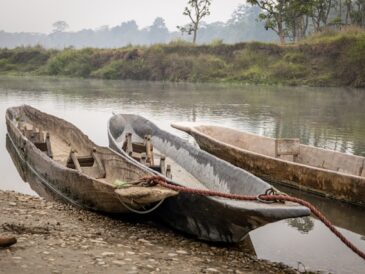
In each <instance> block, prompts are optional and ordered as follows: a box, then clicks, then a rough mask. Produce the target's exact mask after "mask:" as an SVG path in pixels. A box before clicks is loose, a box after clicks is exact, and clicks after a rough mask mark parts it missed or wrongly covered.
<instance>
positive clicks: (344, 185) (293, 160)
mask: <svg viewBox="0 0 365 274" xmlns="http://www.w3.org/2000/svg"><path fill="white" fill-rule="evenodd" d="M172 126H173V127H174V128H177V129H180V130H182V131H185V132H187V133H188V134H190V135H192V136H193V137H194V138H195V140H196V142H197V143H198V144H199V146H200V148H201V149H203V150H205V151H207V152H209V153H211V154H213V155H215V156H217V157H219V158H221V159H224V160H226V161H228V162H230V163H232V164H234V165H235V166H238V167H240V168H243V169H246V170H248V171H250V172H252V173H253V174H255V175H257V176H259V177H261V178H264V179H265V180H267V181H271V182H277V183H281V184H285V185H288V186H291V187H295V188H299V189H303V190H307V191H309V192H313V193H316V194H319V195H321V196H326V197H331V198H335V199H338V200H342V201H346V202H350V203H354V204H358V205H363V206H364V205H365V158H364V157H360V156H356V155H349V154H345V153H340V152H336V151H332V150H328V149H322V148H317V147H313V146H309V145H303V144H300V142H299V139H274V138H269V137H264V136H259V135H256V134H251V133H247V132H242V131H238V130H234V129H230V128H225V127H220V126H211V125H197V124H189V123H178V124H173V125H172Z"/></svg>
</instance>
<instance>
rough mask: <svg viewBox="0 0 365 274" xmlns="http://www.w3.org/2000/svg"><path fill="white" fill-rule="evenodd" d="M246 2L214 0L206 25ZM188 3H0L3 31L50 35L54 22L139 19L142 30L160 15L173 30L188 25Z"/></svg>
mask: <svg viewBox="0 0 365 274" xmlns="http://www.w3.org/2000/svg"><path fill="white" fill-rule="evenodd" d="M244 2H245V1H244V0H212V6H211V15H210V16H209V17H208V18H207V19H206V21H207V22H213V21H225V20H227V19H228V18H229V17H230V15H231V14H232V12H233V10H234V9H235V8H236V7H237V6H238V5H239V4H242V3H244ZM186 3H187V0H0V30H4V31H8V32H21V31H25V32H43V33H49V32H51V30H52V24H53V23H54V22H55V21H59V20H64V21H66V22H67V23H68V24H69V26H70V29H69V30H71V31H77V30H81V29H84V28H92V29H95V28H98V27H100V26H103V25H109V26H115V25H119V24H120V23H121V22H123V21H127V20H132V19H134V20H136V22H137V24H138V25H139V26H140V27H145V26H148V25H151V23H152V22H153V20H154V19H155V18H156V17H158V16H160V17H163V18H164V19H165V21H166V25H167V27H168V28H169V29H170V30H176V25H180V24H184V23H186V22H187V21H186V18H185V17H184V16H183V15H182V12H183V9H184V6H185V5H186Z"/></svg>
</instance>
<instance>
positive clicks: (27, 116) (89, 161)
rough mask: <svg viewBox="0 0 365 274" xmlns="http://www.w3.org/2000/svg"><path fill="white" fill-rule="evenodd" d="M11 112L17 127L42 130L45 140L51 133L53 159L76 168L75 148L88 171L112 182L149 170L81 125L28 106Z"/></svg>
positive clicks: (134, 177) (40, 131)
mask: <svg viewBox="0 0 365 274" xmlns="http://www.w3.org/2000/svg"><path fill="white" fill-rule="evenodd" d="M10 113H11V115H12V117H11V118H12V120H13V122H14V124H15V126H16V127H18V128H20V127H22V128H26V130H29V131H33V132H39V134H40V135H42V137H41V138H42V139H43V140H45V139H46V134H47V133H48V134H49V136H50V138H49V139H50V144H51V150H52V154H53V160H54V161H55V162H57V163H58V164H60V165H61V166H64V167H68V168H72V169H75V166H74V165H73V162H72V159H71V156H70V155H71V151H75V152H76V155H77V157H78V158H79V163H80V166H81V169H82V172H83V173H84V174H85V175H87V176H89V177H91V178H95V179H98V180H99V181H101V182H103V183H106V184H110V185H112V186H114V181H115V180H123V181H126V182H130V181H134V180H138V179H139V178H141V177H143V176H146V175H147V174H148V172H146V171H143V170H141V169H137V168H133V167H131V165H130V163H128V161H125V159H123V158H121V157H118V156H117V155H113V153H111V152H110V151H109V149H107V148H103V147H99V146H97V145H96V144H94V143H93V142H92V141H91V140H90V139H89V138H88V137H87V136H86V135H84V134H83V133H82V132H81V131H80V130H79V129H77V128H76V127H74V126H73V125H71V124H69V123H67V122H65V121H64V120H62V119H58V118H56V117H53V116H50V115H46V114H44V113H42V112H40V111H36V110H35V109H33V108H31V107H28V106H24V107H20V108H14V109H13V110H12V111H11V112H10ZM23 132H24V131H23ZM94 149H95V150H96V151H95V152H96V155H97V158H99V159H100V161H101V162H102V165H103V168H104V169H105V174H101V172H100V170H99V167H98V165H97V161H96V160H95V159H94V157H93V156H92V153H93V150H94ZM44 153H46V152H44Z"/></svg>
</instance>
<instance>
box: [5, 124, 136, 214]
mask: <svg viewBox="0 0 365 274" xmlns="http://www.w3.org/2000/svg"><path fill="white" fill-rule="evenodd" d="M7 127H8V137H9V140H10V143H11V145H12V146H13V148H14V150H15V151H16V152H17V155H18V157H19V158H20V159H21V160H22V162H23V164H24V165H26V167H27V168H28V169H29V170H30V171H31V172H32V173H33V175H35V176H37V177H38V179H39V180H40V181H41V182H42V183H43V184H44V185H45V186H46V187H47V188H49V189H50V190H51V191H52V192H54V193H55V194H56V195H58V196H60V198H62V199H63V200H66V201H68V202H69V203H71V204H73V205H75V206H78V207H81V208H85V209H89V210H93V211H100V212H107V213H127V212H129V211H128V210H127V209H126V208H125V207H124V206H123V205H122V204H121V203H120V201H119V200H118V198H117V196H116V195H115V193H114V191H115V188H113V187H109V186H106V185H103V184H100V183H98V182H97V181H95V180H93V179H91V178H87V177H85V176H82V175H81V174H80V173H78V172H76V171H73V170H69V169H67V168H65V167H63V166H61V165H58V164H57V163H53V161H52V160H51V159H50V158H48V156H46V155H45V154H44V153H42V152H41V151H39V150H38V149H37V148H36V147H35V146H34V145H33V144H32V143H31V142H29V141H28V140H27V139H25V138H24V137H23V136H22V135H21V134H20V131H19V130H18V129H17V128H16V127H14V125H13V124H12V123H11V122H10V121H9V122H7Z"/></svg>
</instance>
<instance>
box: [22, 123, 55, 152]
mask: <svg viewBox="0 0 365 274" xmlns="http://www.w3.org/2000/svg"><path fill="white" fill-rule="evenodd" d="M19 129H20V130H21V132H22V133H23V134H24V136H25V137H26V138H27V139H29V140H30V141H31V142H32V143H33V144H34V145H35V146H36V148H38V149H39V150H40V151H42V152H44V153H46V154H47V155H48V157H50V158H53V153H52V146H51V140H50V134H49V132H47V134H46V138H44V132H43V131H41V130H39V129H37V128H34V127H32V126H31V125H30V126H29V125H28V126H27V125H24V124H19Z"/></svg>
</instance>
